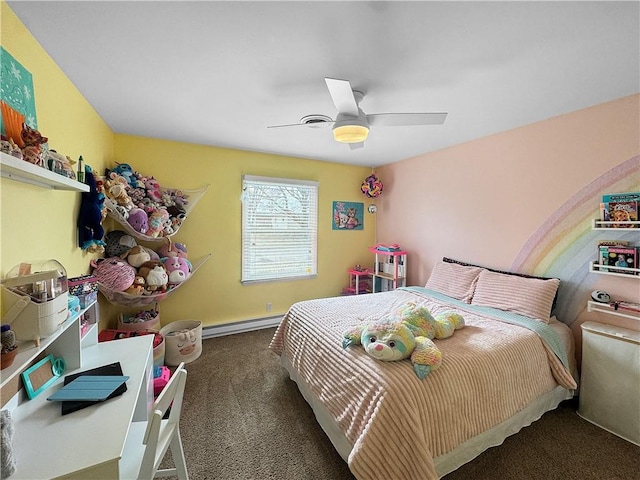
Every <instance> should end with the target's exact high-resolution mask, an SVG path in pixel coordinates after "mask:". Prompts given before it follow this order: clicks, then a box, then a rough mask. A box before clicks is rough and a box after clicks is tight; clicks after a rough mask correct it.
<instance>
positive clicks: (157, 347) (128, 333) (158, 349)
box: [98, 329, 166, 367]
mask: <svg viewBox="0 0 640 480" xmlns="http://www.w3.org/2000/svg"><path fill="white" fill-rule="evenodd" d="M140 335H155V336H154V338H153V366H154V367H161V366H162V365H164V353H165V343H166V342H165V341H164V337H163V336H162V334H161V333H160V332H158V331H157V330H135V331H132V330H111V329H107V330H102V331H101V332H100V333H99V334H98V342H109V341H112V340H119V339H121V338H130V337H137V336H140Z"/></svg>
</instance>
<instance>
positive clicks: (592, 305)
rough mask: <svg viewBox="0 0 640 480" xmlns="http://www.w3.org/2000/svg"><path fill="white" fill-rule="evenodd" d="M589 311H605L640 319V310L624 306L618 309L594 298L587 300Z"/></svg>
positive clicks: (609, 313) (618, 315)
mask: <svg viewBox="0 0 640 480" xmlns="http://www.w3.org/2000/svg"><path fill="white" fill-rule="evenodd" d="M587 312H599V313H605V314H607V315H615V316H617V317H624V318H630V319H632V320H638V321H640V312H635V311H633V310H625V309H622V308H618V309H617V310H616V309H615V307H613V306H611V305H610V304H608V303H600V302H594V301H593V300H589V301H588V302H587Z"/></svg>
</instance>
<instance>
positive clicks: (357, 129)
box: [333, 124, 369, 143]
mask: <svg viewBox="0 0 640 480" xmlns="http://www.w3.org/2000/svg"><path fill="white" fill-rule="evenodd" d="M368 135H369V128H367V127H366V126H365V125H356V124H354V125H339V126H337V127H334V128H333V138H334V139H335V140H336V141H337V142H341V143H360V142H364V141H365V140H366V139H367V136H368Z"/></svg>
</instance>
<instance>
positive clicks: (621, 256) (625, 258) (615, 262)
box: [606, 247, 638, 275]
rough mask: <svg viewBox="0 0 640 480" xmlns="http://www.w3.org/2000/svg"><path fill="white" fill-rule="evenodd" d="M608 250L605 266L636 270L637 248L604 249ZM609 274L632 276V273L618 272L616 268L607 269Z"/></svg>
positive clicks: (626, 271)
mask: <svg viewBox="0 0 640 480" xmlns="http://www.w3.org/2000/svg"><path fill="white" fill-rule="evenodd" d="M606 248H607V250H608V255H607V265H609V267H623V268H638V247H606ZM608 270H609V271H610V272H617V273H627V274H630V275H634V272H629V271H628V270H620V269H617V268H610V269H608Z"/></svg>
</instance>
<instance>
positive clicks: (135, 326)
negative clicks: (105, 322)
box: [118, 307, 160, 331]
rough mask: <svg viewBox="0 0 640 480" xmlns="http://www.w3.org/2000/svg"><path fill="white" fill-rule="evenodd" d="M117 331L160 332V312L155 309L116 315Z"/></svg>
mask: <svg viewBox="0 0 640 480" xmlns="http://www.w3.org/2000/svg"><path fill="white" fill-rule="evenodd" d="M118 330H128V331H139V330H160V312H159V311H158V308H157V307H156V308H155V309H153V310H143V311H141V312H137V313H132V314H123V313H120V314H119V315H118Z"/></svg>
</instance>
